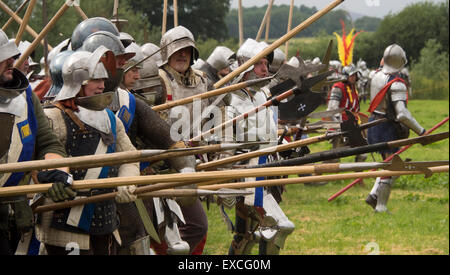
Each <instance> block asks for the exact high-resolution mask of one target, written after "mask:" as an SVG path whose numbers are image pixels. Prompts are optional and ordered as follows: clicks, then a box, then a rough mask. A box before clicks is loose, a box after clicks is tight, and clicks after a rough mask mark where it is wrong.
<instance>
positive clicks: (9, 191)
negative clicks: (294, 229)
mask: <svg viewBox="0 0 450 275" xmlns="http://www.w3.org/2000/svg"><path fill="white" fill-rule="evenodd" d="M313 171H314V167H312V166H310V167H306V168H305V167H302V166H298V167H296V166H293V167H271V168H257V169H239V170H233V171H232V172H231V171H227V170H225V171H210V172H193V173H174V174H164V175H149V176H137V177H117V178H105V179H91V180H80V181H74V182H73V184H72V188H73V189H74V190H81V189H91V188H115V187H117V186H124V185H148V184H154V187H153V188H161V189H166V188H174V187H179V186H184V185H189V184H192V182H195V181H208V180H217V179H223V180H225V179H239V178H248V177H270V176H284V175H297V174H307V173H313ZM155 183H157V184H155ZM51 186H52V184H51V183H45V184H32V185H20V186H8V187H2V188H0V197H6V196H20V195H26V194H33V193H46V192H47V191H48V189H49V188H50V187H51ZM161 189H157V190H161ZM152 191H156V190H152Z"/></svg>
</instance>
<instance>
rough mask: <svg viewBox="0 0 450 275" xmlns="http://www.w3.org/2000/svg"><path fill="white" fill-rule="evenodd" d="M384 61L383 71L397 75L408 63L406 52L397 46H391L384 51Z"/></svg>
mask: <svg viewBox="0 0 450 275" xmlns="http://www.w3.org/2000/svg"><path fill="white" fill-rule="evenodd" d="M383 60H384V65H383V69H382V71H383V72H384V73H396V72H398V71H400V70H401V69H402V68H403V67H404V66H405V65H406V63H408V60H407V59H406V53H405V51H404V50H403V49H402V47H400V46H399V45H397V44H392V45H389V46H388V47H387V48H386V49H385V50H384V54H383Z"/></svg>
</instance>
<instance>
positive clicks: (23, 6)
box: [2, 0, 30, 31]
mask: <svg viewBox="0 0 450 275" xmlns="http://www.w3.org/2000/svg"><path fill="white" fill-rule="evenodd" d="M28 2H30V0H25V1H23V2H22V4H20V6H19V7H18V8H17V10H16V11H15V12H14V14H15V15H17V16H18V15H19V13H20V12H21V11H22V10H23V8H25V6H26V4H27V3H28ZM13 21H14V18H13V17H12V16H11V17H10V18H9V19H8V21H6V23H5V25H3V27H2V30H3V31H5V30H6V29H7V28H8V27H9V25H10V24H11V23H12V22H13Z"/></svg>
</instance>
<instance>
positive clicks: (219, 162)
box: [196, 120, 385, 171]
mask: <svg viewBox="0 0 450 275" xmlns="http://www.w3.org/2000/svg"><path fill="white" fill-rule="evenodd" d="M383 121H385V120H379V121H377V123H374V122H369V123H366V124H362V125H361V126H359V129H358V130H360V131H362V130H364V129H367V128H369V127H371V126H373V125H375V124H378V123H381V122H383ZM345 134H347V133H346V132H335V133H326V134H323V135H319V136H315V137H309V138H305V139H301V140H296V141H293V142H289V143H286V144H281V145H276V146H272V147H268V148H264V149H260V150H257V151H252V152H248V153H243V154H240V155H234V156H231V157H228V158H223V159H218V160H214V161H210V162H206V163H201V164H199V165H197V167H196V169H197V171H198V170H210V169H212V168H216V167H219V166H222V165H225V164H229V163H235V162H238V161H241V160H246V159H251V158H255V157H259V156H264V155H269V154H273V153H276V152H282V151H286V150H290V149H293V148H298V147H302V146H307V145H310V144H314V143H318V142H321V141H325V140H330V139H332V138H334V137H337V136H343V135H345Z"/></svg>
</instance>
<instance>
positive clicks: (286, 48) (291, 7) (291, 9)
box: [284, 0, 294, 58]
mask: <svg viewBox="0 0 450 275" xmlns="http://www.w3.org/2000/svg"><path fill="white" fill-rule="evenodd" d="M293 13H294V0H291V6H290V8H289V19H288V26H287V32H286V33H289V31H290V30H291V25H292V15H293ZM284 54H285V55H286V58H288V56H289V40H288V41H286V45H285V49H284Z"/></svg>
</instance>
